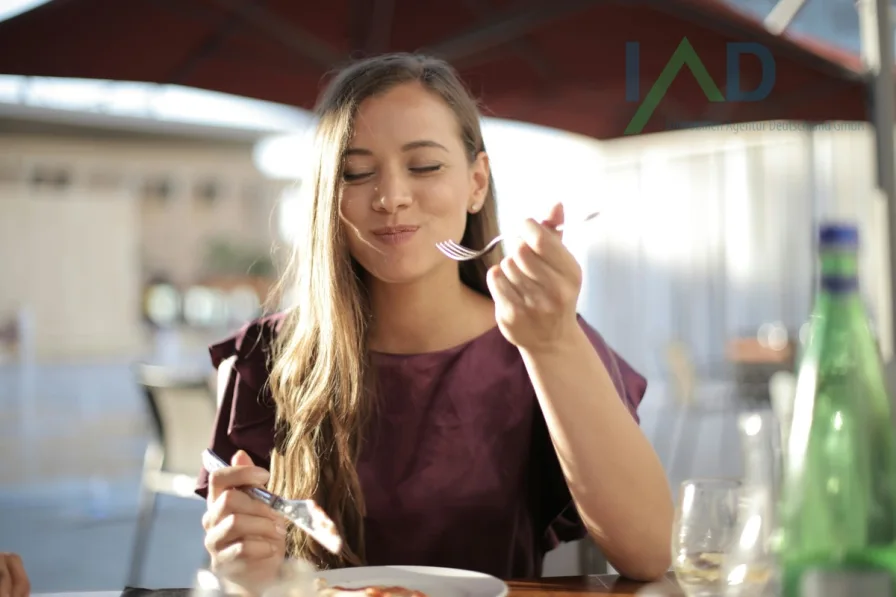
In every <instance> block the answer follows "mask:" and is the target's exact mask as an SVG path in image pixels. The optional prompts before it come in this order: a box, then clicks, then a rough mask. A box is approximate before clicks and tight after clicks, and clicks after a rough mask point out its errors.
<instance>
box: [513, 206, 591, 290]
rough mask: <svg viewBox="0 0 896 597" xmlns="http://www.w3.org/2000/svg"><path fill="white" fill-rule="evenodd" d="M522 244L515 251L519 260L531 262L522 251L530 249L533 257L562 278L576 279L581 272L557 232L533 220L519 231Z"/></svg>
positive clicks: (524, 224) (528, 221)
mask: <svg viewBox="0 0 896 597" xmlns="http://www.w3.org/2000/svg"><path fill="white" fill-rule="evenodd" d="M520 235H521V236H522V239H523V243H522V244H521V245H520V247H519V248H518V249H517V251H516V253H515V255H519V256H520V258H521V259H527V260H531V259H530V258H529V257H528V256H527V255H525V252H524V249H525V248H528V249H531V252H532V253H534V255H535V256H538V257H540V258H541V260H542V261H543V262H544V263H545V264H546V265H547V266H548V267H550V268H551V269H553V270H555V271H556V272H558V273H559V274H560V275H561V276H563V277H570V278H578V277H580V276H581V270H580V268H579V264H578V262H576V260H575V257H573V256H572V253H570V252H569V251H568V250H567V249H566V247H564V246H563V239H562V237H561V235H560V233H559V232H557V231H556V230H553V229H551V228H549V227H547V226H545V225H543V224H539V223H538V222H536V221H535V220H532V219H528V220H526V221H525V222H524V223H523V226H522V228H521V230H520Z"/></svg>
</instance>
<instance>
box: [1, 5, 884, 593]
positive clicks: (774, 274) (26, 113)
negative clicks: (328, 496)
mask: <svg viewBox="0 0 896 597" xmlns="http://www.w3.org/2000/svg"><path fill="white" fill-rule="evenodd" d="M56 3H59V4H60V5H62V4H70V5H72V6H75V5H77V2H71V1H67V0H54V2H51V3H46V2H35V1H31V2H11V1H7V2H0V19H3V20H4V22H0V49H3V52H0V53H3V54H4V55H5V56H6V58H5V59H3V60H0V75H2V76H0V455H2V456H0V551H2V550H9V551H15V552H18V553H20V554H21V555H22V556H23V558H24V561H25V563H26V567H27V569H28V571H29V573H30V574H31V576H32V584H33V589H34V590H35V591H36V592H46V591H62V590H66V591H75V590H101V589H119V588H121V587H123V586H124V585H125V583H128V584H138V585H142V586H147V587H164V586H169V587H177V586H188V585H189V584H190V583H191V582H192V577H193V574H194V572H195V570H196V568H197V567H199V566H201V565H202V564H203V563H204V561H205V560H204V557H205V556H204V550H203V547H202V529H201V527H200V522H199V519H200V516H201V513H202V512H203V510H204V503H203V502H201V501H199V500H195V499H191V498H190V493H191V491H192V483H193V479H192V478H191V475H194V474H195V472H196V471H195V466H194V465H193V461H194V460H195V457H196V454H197V453H198V449H201V447H204V445H205V444H206V442H207V440H208V437H209V432H210V428H211V423H212V417H213V416H214V410H215V403H214V393H213V390H214V385H215V380H214V372H213V371H212V369H211V366H210V364H209V361H208V355H207V351H206V347H207V345H208V344H209V343H211V342H213V341H215V340H217V339H220V338H222V337H223V336H225V335H226V334H228V333H229V332H232V331H234V330H235V329H237V328H238V327H240V326H241V325H242V324H243V323H245V322H246V321H247V320H249V319H251V318H252V317H254V316H256V315H257V314H258V313H259V312H260V309H261V305H262V303H263V302H264V300H265V298H266V294H267V292H268V290H269V288H270V286H271V284H273V282H274V281H275V278H276V268H277V263H278V259H279V258H280V257H282V256H283V255H284V253H285V252H286V251H288V250H289V244H290V240H291V238H292V235H293V234H295V230H294V228H293V226H292V223H293V221H294V218H292V217H291V214H292V213H293V211H292V208H293V206H294V202H295V201H296V200H297V196H298V195H297V193H298V190H299V189H300V187H301V184H302V182H301V176H302V172H303V171H304V168H305V167H306V164H305V163H303V155H305V152H306V151H307V145H306V140H307V131H308V130H309V127H310V126H312V125H313V119H312V118H311V115H310V113H309V112H308V111H307V110H306V109H303V107H298V106H297V105H287V104H286V103H279V102H272V101H263V100H262V99H257V98H256V99H248V98H245V97H239V96H236V95H230V94H227V93H222V92H220V90H219V91H203V90H200V89H198V88H197V87H200V86H201V85H197V86H196V87H193V86H189V85H179V84H169V83H158V82H129V81H113V80H111V78H113V76H112V75H109V78H107V79H104V78H103V77H102V76H98V75H94V74H92V73H93V72H97V73H98V72H99V71H98V70H97V71H89V69H88V70H87V71H85V72H83V73H81V74H80V75H79V76H80V77H83V78H72V77H64V76H52V77H51V76H43V75H45V74H46V73H45V72H44V71H42V70H41V69H40V68H37V67H35V68H34V70H33V71H31V72H20V71H28V69H29V68H30V67H29V66H28V65H29V64H31V63H30V62H29V60H30V54H29V53H28V50H22V52H23V53H22V54H21V55H17V56H13V57H12V58H11V57H10V56H11V54H10V49H9V47H6V46H4V45H3V44H4V43H9V42H8V40H9V39H12V37H7V38H6V39H7V42H3V41H2V40H3V35H4V33H3V32H4V31H6V30H4V29H3V25H4V23H5V22H8V23H10V24H14V23H16V22H21V23H22V27H23V28H24V27H26V26H29V24H30V23H32V21H29V20H28V19H29V18H30V16H31V15H32V14H33V15H34V16H35V18H34V19H33V21H35V22H36V16H37V15H38V13H39V12H40V11H42V10H45V9H47V6H43V5H45V4H46V5H48V6H49V5H52V4H56ZM100 4H101V3H100ZM186 4H189V3H184V4H183V5H182V6H185V5H186ZM198 4H202V3H198ZM223 4H228V3H223ZM229 4H232V3H229ZM250 4H251V3H250ZM420 4H421V5H425V4H426V3H420ZM442 4H444V3H442ZM449 4H450V3H449ZM461 4H463V3H461ZM503 4H506V3H503ZM503 4H502V5H503ZM530 4H532V3H530ZM716 4H722V5H724V4H725V3H724V2H717V3H716ZM730 4H731V6H733V7H734V8H740V9H743V11H744V12H743V15H744V16H743V17H739V18H741V19H742V20H741V21H737V19H735V22H737V23H744V22H746V21H744V20H743V19H750V18H753V19H756V23H760V20H761V19H762V18H764V17H765V16H766V15H767V14H768V12H769V11H770V10H771V9H772V8H773V7H774V6H775V4H776V3H775V2H773V1H760V0H739V1H738V2H732V3H730ZM136 5H137V3H134V6H136ZM30 10H33V11H34V12H33V13H30V12H29V11H30ZM46 14H49V13H46ZM98 14H99V13H98ZM739 14H740V13H739ZM97 18H100V17H97ZM102 22H103V27H105V28H109V27H112V28H114V27H115V26H116V22H115V21H114V20H111V17H110V18H104V17H103V20H102ZM10 26H12V25H10ZM123 26H124V25H122V27H123ZM128 26H131V24H129V25H128ZM760 26H761V25H760ZM147 27H148V25H147ZM670 27H673V25H670ZM859 29H860V28H859V17H858V12H857V10H856V6H855V4H854V2H853V1H851V0H809V2H807V3H806V5H805V7H804V8H803V10H801V11H800V12H799V14H798V15H797V17H796V19H795V21H794V23H793V25H792V27H791V30H792V31H794V32H796V33H798V34H800V35H803V36H811V37H812V38H814V39H816V40H819V41H820V42H823V43H824V44H826V45H827V46H828V47H830V48H834V49H836V51H837V52H839V53H840V54H842V55H844V56H847V55H854V56H858V54H859V53H860V50H861V46H862V44H861V42H860V35H859ZM100 30H103V31H105V30H106V29H97V31H100ZM41 31H44V32H45V33H46V32H48V31H52V29H46V28H45V29H42V30H41ZM60 31H61V30H60ZM271 31H273V29H272V30H271ZM147 34H148V35H150V36H158V35H159V32H158V31H151V32H148V33H147ZM59 35H60V38H59V39H63V41H65V40H66V39H68V37H66V36H69V37H70V36H71V34H69V33H60V34H59ZM97 35H99V33H98V34H97ZM385 35H387V36H388V33H385ZM670 35H671V37H672V38H675V39H679V40H680V39H681V34H680V33H679V32H677V30H674V29H673V30H672V31H671V33H670ZM630 38H631V39H633V40H634V39H640V38H639V37H638V34H637V32H634V33H632V34H631V35H630ZM69 41H70V40H69ZM38 42H39V43H46V44H48V45H49V47H50V48H51V49H52V48H54V46H53V44H54V43H55V42H56V38H46V39H43V40H40V39H38ZM88 42H89V40H82V43H85V44H87V45H90V44H89V43H88ZM160 42H161V43H160V49H159V51H160V52H161V51H163V49H164V48H167V47H169V46H167V45H166V43H167V41H166V40H160ZM59 43H60V44H62V43H63V42H62V41H59ZM676 43H677V42H676ZM212 45H213V44H212ZM535 45H537V44H535ZM60 47H62V46H60ZM674 47H675V45H674V44H673V45H672V46H671V48H672V49H674ZM53 51H55V52H59V54H57V57H58V58H59V60H60V61H63V56H62V55H63V54H64V53H65V52H64V51H63V50H59V49H53ZM103 51H104V52H106V53H107V54H109V55H110V57H109V61H110V63H116V64H117V62H116V60H115V59H114V54H115V53H116V48H114V47H107V46H104V47H103ZM152 51H153V50H152V49H151V48H150V49H144V50H143V52H144V55H145V56H149V55H150V54H151V53H152ZM205 51H211V50H209V49H208V48H206V50H205ZM668 55H670V52H667V53H666V54H665V56H668ZM623 56H624V48H623V47H622V46H621V45H620V47H619V48H618V53H617V54H615V55H614V56H602V55H601V56H593V57H591V58H590V59H589V60H590V61H591V62H606V63H609V62H611V61H614V60H615V61H617V62H618V63H619V67H620V69H621V68H622V61H623V59H624V58H623ZM701 58H703V59H704V61H706V62H707V63H708V64H709V63H710V62H713V61H714V59H711V58H710V56H708V55H706V54H705V53H703V54H701ZM890 58H891V57H890ZM11 60H12V61H13V62H10V61H11ZM16 60H18V61H19V62H18V63H17V62H15V61H16ZM147 60H148V58H147ZM644 62H645V65H646V64H647V61H646V60H645V61H644ZM19 63H21V64H23V65H24V66H23V67H22V69H16V68H11V67H9V66H8V65H10V64H19ZM34 64H37V63H36V62H35V63H34ZM4 65H7V66H6V67H4ZM660 66H662V65H660ZM782 68H783V67H782ZM112 70H113V71H114V69H112ZM711 70H712V69H711ZM110 72H112V71H110ZM780 72H781V69H779V73H780ZM4 73H6V74H4ZM76 74H77V73H74V72H72V75H73V76H74V75H76ZM686 77H690V75H689V74H686V73H685V74H683V75H682V78H686ZM692 85H693V84H692ZM799 101H801V102H804V103H805V104H811V103H812V98H811V97H810V98H808V99H807V98H803V99H801V100H799ZM822 101H823V100H822ZM489 105H491V104H489V103H488V102H486V106H489ZM494 105H495V106H501V107H502V110H501V111H499V110H495V112H498V113H497V114H494V113H493V112H492V111H490V110H487V111H486V114H487V115H488V117H487V118H486V122H485V138H486V145H487V147H488V150H489V153H490V155H491V159H492V163H493V173H494V177H495V180H496V183H497V189H498V198H499V212H500V214H499V215H500V220H501V225H502V227H503V228H506V229H509V228H512V226H513V225H514V223H516V222H519V221H520V220H522V219H523V218H525V217H528V216H536V217H537V216H539V215H540V214H543V213H544V212H545V211H546V209H547V208H548V207H549V205H550V204H551V203H552V202H554V201H556V200H558V199H559V200H562V201H564V203H565V204H566V207H567V210H568V211H569V212H570V213H571V214H572V217H574V215H575V214H576V213H585V212H590V211H594V210H595V208H597V209H600V210H601V211H602V215H601V217H600V218H598V219H597V220H596V221H594V222H593V223H591V224H589V225H588V227H587V228H575V227H573V228H572V229H570V231H569V233H568V234H567V237H566V238H567V242H568V245H569V246H570V247H571V249H572V250H573V251H574V253H575V254H576V256H577V257H578V258H579V260H580V262H581V263H582V265H583V268H584V270H585V276H586V280H585V287H584V289H583V292H582V296H581V301H580V311H581V313H582V314H583V315H584V316H585V318H586V319H587V320H588V321H589V322H591V323H592V324H593V325H595V326H596V327H597V328H598V329H599V330H600V331H601V332H602V333H603V334H604V336H605V337H606V338H607V340H608V341H609V342H610V343H611V344H612V345H613V346H614V347H615V348H616V350H617V351H618V352H620V353H621V354H622V355H623V356H624V357H625V358H626V359H627V360H629V361H630V362H631V363H632V364H633V365H634V366H635V368H637V369H638V370H639V371H641V372H642V373H644V374H645V375H646V376H647V377H648V378H649V383H650V385H649V389H648V393H647V396H646V398H645V400H644V403H643V405H642V407H641V420H642V427H643V429H644V431H645V433H647V434H648V436H649V437H650V439H651V441H652V442H653V443H654V445H655V446H656V448H657V451H658V452H659V454H660V457H661V458H662V460H663V463H664V465H665V467H666V470H667V474H668V476H669V480H670V483H671V484H672V485H673V487H674V486H675V485H677V484H678V482H680V481H681V480H682V479H684V478H686V477H692V476H697V475H707V476H736V475H739V474H740V470H741V463H740V453H739V448H738V445H737V434H736V432H735V421H736V416H737V413H738V412H739V411H740V410H741V409H743V408H747V407H749V406H755V405H756V404H767V403H768V401H769V389H768V388H769V380H770V378H771V377H772V376H773V374H774V373H775V372H777V371H791V370H792V369H793V360H794V356H795V353H796V351H797V347H798V344H799V337H800V330H801V327H802V326H803V324H804V323H805V321H806V319H807V317H808V312H809V309H810V307H811V300H812V295H813V292H814V288H815V286H814V283H815V280H814V273H813V272H814V271H815V259H816V255H815V251H814V235H815V230H816V228H817V224H818V222H820V221H822V220H825V219H828V218H833V217H838V218H848V219H853V220H856V221H857V222H858V223H859V225H860V228H861V230H862V235H863V236H862V238H863V249H862V285H863V289H864V293H865V297H866V301H867V305H868V309H869V312H870V313H871V315H872V318H873V319H874V323H875V326H876V329H877V330H878V332H879V334H880V340H881V343H882V347H883V349H884V351H885V352H887V351H889V350H890V348H889V346H890V344H891V339H890V334H889V332H888V330H889V326H890V319H889V317H890V308H889V304H890V291H889V274H888V267H889V264H888V261H887V259H886V255H887V233H886V213H885V210H884V208H883V206H882V201H881V197H880V194H879V191H878V190H877V182H876V172H875V159H876V158H875V143H874V134H873V128H872V127H871V125H870V124H868V123H867V122H864V121H863V120H862V118H861V117H860V118H849V116H848V115H846V116H844V117H843V119H836V118H834V119H829V118H826V119H825V122H824V123H822V124H820V125H817V126H813V125H810V124H806V123H804V122H802V121H800V120H799V119H797V118H794V119H793V120H792V121H787V122H784V123H782V122H780V121H778V122H766V121H762V122H759V123H758V124H755V125H746V126H736V127H734V128H731V127H718V126H707V127H697V128H692V129H690V130H677V131H666V132H659V131H655V132H652V133H651V134H645V135H638V136H622V135H611V134H607V135H599V134H597V133H596V132H595V133H594V134H593V135H591V136H586V135H584V134H577V133H572V132H564V131H561V130H559V129H557V128H550V127H547V126H540V125H536V124H526V123H524V122H522V120H526V119H525V118H522V117H518V113H515V112H514V111H513V109H512V107H513V106H515V105H516V104H514V103H513V102H511V101H509V100H507V98H506V97H504V96H502V98H501V101H498V102H496V103H495V104H494ZM305 108H307V106H305ZM627 109H628V111H627V112H626V114H627V116H624V117H623V116H618V115H616V116H612V115H611V116H612V118H610V117H608V118H609V119H610V120H614V121H615V120H619V119H620V118H621V119H622V120H624V121H627V120H628V118H629V117H630V115H631V113H632V112H633V110H634V108H633V107H632V106H628V107H627ZM588 110H591V111H594V108H588ZM504 112H506V113H507V114H510V115H512V116H517V117H516V118H514V119H502V118H498V117H497V116H501V115H503V113H504ZM782 114H783V113H782ZM531 120H532V121H533V122H539V120H538V118H532V119H531ZM746 120H749V118H747V119H746ZM624 124H625V123H624V122H622V123H621V126H624ZM669 128H680V127H671V126H670V127H669ZM594 130H595V131H597V128H595V129H594ZM602 130H603V129H602ZM580 132H581V131H580ZM598 137H600V140H599V139H598ZM611 137H612V138H611ZM197 446H198V448H197ZM163 455H164V456H165V458H166V461H165V465H164V467H163V466H162V464H161V460H162V456H163ZM191 459H192V460H191ZM83 554H89V557H86V558H85V557H82V556H83ZM594 558H596V556H595V555H594V554H593V553H592V552H589V551H588V550H587V549H586V548H583V547H582V546H578V545H571V546H565V547H563V548H562V549H560V550H558V551H557V552H555V553H553V554H552V555H551V557H550V560H549V562H548V564H547V569H546V573H548V574H553V575H559V574H574V573H577V572H580V571H584V570H591V569H592V567H593V566H595V565H597V564H595V561H596V560H595V559H594Z"/></svg>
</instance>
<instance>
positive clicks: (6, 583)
mask: <svg viewBox="0 0 896 597" xmlns="http://www.w3.org/2000/svg"><path fill="white" fill-rule="evenodd" d="M10 555H12V554H2V555H0V597H12V575H11V574H10V572H9V556H10Z"/></svg>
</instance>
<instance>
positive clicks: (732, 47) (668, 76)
mask: <svg viewBox="0 0 896 597" xmlns="http://www.w3.org/2000/svg"><path fill="white" fill-rule="evenodd" d="M744 54H752V55H753V56H756V57H757V58H758V59H759V62H760V64H761V65H762V79H761V80H760V81H759V84H758V85H757V86H756V88H755V89H751V90H749V91H744V90H743V89H741V74H740V59H741V56H743V55H744ZM725 57H726V66H727V73H726V78H725V93H724V94H723V93H722V90H721V89H720V88H719V86H718V85H717V84H716V82H715V81H714V80H713V78H712V76H711V75H710V74H709V71H707V70H706V66H705V65H704V64H703V61H702V60H700V56H699V55H697V51H696V50H695V49H694V46H692V45H691V42H689V41H688V38H686V37H685V38H684V39H682V40H681V43H680V44H678V48H676V49H675V52H673V54H672V57H671V58H669V62H667V63H666V66H665V67H663V70H662V72H661V73H660V76H659V77H658V78H657V80H656V81H655V82H654V83H653V86H652V87H651V88H650V91H648V92H647V94H646V95H645V96H644V100H643V101H641V64H640V59H641V44H640V43H639V42H636V41H631V42H628V43H626V44H625V99H626V101H629V102H641V105H640V106H638V109H637V111H635V114H634V116H632V119H631V121H630V122H629V123H628V126H627V127H626V128H625V134H626V135H636V134H638V133H640V132H641V131H642V130H644V126H645V125H646V124H647V122H648V121H649V120H650V117H651V116H652V115H653V112H654V110H656V107H657V106H658V105H659V103H660V101H661V100H662V99H663V97H664V96H665V95H666V92H667V91H668V90H669V86H670V85H672V81H674V80H675V78H676V77H678V73H679V72H681V69H682V68H683V67H685V66H687V67H688V68H689V69H690V71H691V74H692V75H694V78H695V79H697V84H698V85H700V88H701V89H702V90H703V93H704V94H705V95H706V99H708V100H709V101H711V102H759V101H762V100H764V99H765V98H767V97H768V95H769V94H770V93H771V91H772V88H773V87H774V85H775V58H774V56H772V53H771V52H770V51H769V49H768V48H766V47H765V46H764V45H762V44H760V43H756V42H731V43H728V44H727V45H726V48H725Z"/></svg>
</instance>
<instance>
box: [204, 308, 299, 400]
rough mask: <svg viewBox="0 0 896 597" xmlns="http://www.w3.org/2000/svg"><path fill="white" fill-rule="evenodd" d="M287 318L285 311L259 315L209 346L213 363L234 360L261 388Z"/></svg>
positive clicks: (241, 372) (244, 377)
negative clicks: (276, 342)
mask: <svg viewBox="0 0 896 597" xmlns="http://www.w3.org/2000/svg"><path fill="white" fill-rule="evenodd" d="M286 317H287V313H285V312H278V313H272V314H270V315H265V316H264V317H259V318H258V319H254V320H252V321H250V322H249V323H247V324H245V325H244V326H243V327H241V328H240V329H239V330H237V331H236V332H235V333H233V334H232V335H230V336H228V337H227V338H224V339H223V340H221V341H219V342H216V343H214V344H212V345H211V346H209V355H210V356H211V361H212V365H213V366H214V367H215V368H216V369H217V368H218V367H220V365H221V363H223V362H224V361H230V362H231V363H232V366H233V368H234V369H235V370H236V371H237V372H238V373H239V375H240V378H241V380H242V381H243V382H244V383H247V384H248V385H251V386H254V387H256V388H258V387H261V386H262V385H263V383H264V381H265V380H266V379H267V375H268V371H269V367H270V361H271V358H272V351H273V348H274V344H275V341H276V339H277V336H278V335H279V334H280V331H281V330H282V329H283V326H284V322H285V320H286Z"/></svg>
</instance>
